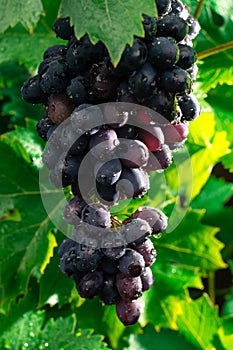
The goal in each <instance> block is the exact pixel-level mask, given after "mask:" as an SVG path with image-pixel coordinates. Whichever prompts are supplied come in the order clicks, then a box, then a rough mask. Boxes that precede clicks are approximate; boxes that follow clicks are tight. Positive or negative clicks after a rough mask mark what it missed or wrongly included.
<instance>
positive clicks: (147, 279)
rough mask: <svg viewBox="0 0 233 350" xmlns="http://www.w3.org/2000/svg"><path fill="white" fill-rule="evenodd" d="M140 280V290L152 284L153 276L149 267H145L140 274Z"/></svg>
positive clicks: (144, 289)
mask: <svg viewBox="0 0 233 350" xmlns="http://www.w3.org/2000/svg"><path fill="white" fill-rule="evenodd" d="M140 278H141V281H142V291H143V292H144V291H146V290H148V289H150V288H151V287H152V286H153V284H154V276H153V273H152V271H151V269H150V268H149V267H146V268H145V270H144V271H143V273H142V274H141V276H140Z"/></svg>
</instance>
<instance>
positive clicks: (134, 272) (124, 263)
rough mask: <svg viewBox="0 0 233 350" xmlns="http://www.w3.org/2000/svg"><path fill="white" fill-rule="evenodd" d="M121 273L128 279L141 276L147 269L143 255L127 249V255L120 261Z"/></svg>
mask: <svg viewBox="0 0 233 350" xmlns="http://www.w3.org/2000/svg"><path fill="white" fill-rule="evenodd" d="M118 268H119V271H120V272H122V273H123V275H125V276H128V277H137V276H140V275H141V274H142V272H143V270H144V268H145V261H144V259H143V257H142V255H141V254H139V253H138V252H136V251H135V250H133V249H130V248H127V249H126V251H125V254H124V255H123V256H122V257H121V258H120V259H119V265H118Z"/></svg>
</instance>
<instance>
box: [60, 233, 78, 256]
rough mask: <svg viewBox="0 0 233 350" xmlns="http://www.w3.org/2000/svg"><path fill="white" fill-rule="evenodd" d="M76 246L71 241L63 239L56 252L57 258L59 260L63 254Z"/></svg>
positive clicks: (75, 243)
mask: <svg viewBox="0 0 233 350" xmlns="http://www.w3.org/2000/svg"><path fill="white" fill-rule="evenodd" d="M76 246H77V242H75V241H73V240H72V239H70V238H66V239H64V240H63V241H62V243H61V245H60V247H59V248H58V252H57V255H58V257H59V258H60V259H61V258H62V256H63V255H64V254H65V253H67V252H70V251H71V250H72V249H73V248H75V247H76Z"/></svg>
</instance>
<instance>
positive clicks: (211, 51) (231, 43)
mask: <svg viewBox="0 0 233 350" xmlns="http://www.w3.org/2000/svg"><path fill="white" fill-rule="evenodd" d="M232 48H233V41H229V42H228V43H225V44H222V45H219V46H215V47H212V48H211V49H208V50H205V51H202V52H199V53H198V54H197V58H198V59H199V60H203V59H204V58H206V57H209V56H211V55H215V54H216V53H219V52H221V51H225V50H229V49H232Z"/></svg>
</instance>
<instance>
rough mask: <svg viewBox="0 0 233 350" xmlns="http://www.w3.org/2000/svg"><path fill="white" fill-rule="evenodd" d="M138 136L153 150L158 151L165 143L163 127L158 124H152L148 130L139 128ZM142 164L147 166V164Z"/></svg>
mask: <svg viewBox="0 0 233 350" xmlns="http://www.w3.org/2000/svg"><path fill="white" fill-rule="evenodd" d="M138 137H139V139H140V140H141V141H142V142H143V143H144V144H145V145H146V147H147V148H148V150H149V151H151V152H155V151H157V150H158V149H159V148H160V147H161V145H162V144H163V143H164V136H163V132H162V130H161V128H160V127H158V126H153V125H152V126H150V128H149V129H147V130H144V129H139V131H138ZM148 158H149V156H148ZM147 160H148V159H147ZM141 166H146V164H145V165H141Z"/></svg>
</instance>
